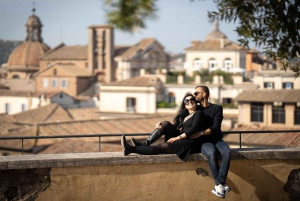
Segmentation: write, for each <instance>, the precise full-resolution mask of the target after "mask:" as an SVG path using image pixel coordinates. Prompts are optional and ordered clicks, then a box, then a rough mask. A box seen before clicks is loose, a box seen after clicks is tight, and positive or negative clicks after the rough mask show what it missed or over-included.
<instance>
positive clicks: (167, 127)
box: [131, 121, 179, 146]
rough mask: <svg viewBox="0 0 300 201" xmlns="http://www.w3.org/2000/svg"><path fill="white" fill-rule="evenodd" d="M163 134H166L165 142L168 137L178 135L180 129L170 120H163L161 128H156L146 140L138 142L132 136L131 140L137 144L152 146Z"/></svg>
mask: <svg viewBox="0 0 300 201" xmlns="http://www.w3.org/2000/svg"><path fill="white" fill-rule="evenodd" d="M162 135H165V142H167V141H168V139H170V138H172V137H175V136H178V135H179V131H178V130H177V129H176V128H175V127H174V126H173V125H172V124H171V123H170V122H168V121H163V122H162V124H161V128H159V129H155V130H154V131H153V132H152V133H151V134H150V135H149V137H148V138H147V139H146V140H145V141H144V142H138V141H136V140H135V139H134V138H131V142H132V144H134V145H135V146H150V145H151V144H152V143H154V142H155V141H156V140H158V139H159V138H160V137H161V136H162Z"/></svg>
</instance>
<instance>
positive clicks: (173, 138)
mask: <svg viewBox="0 0 300 201" xmlns="http://www.w3.org/2000/svg"><path fill="white" fill-rule="evenodd" d="M178 140H180V139H179V137H172V138H170V139H169V140H168V141H167V142H169V143H173V142H176V141H178Z"/></svg>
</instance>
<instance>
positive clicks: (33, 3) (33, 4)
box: [32, 1, 35, 15]
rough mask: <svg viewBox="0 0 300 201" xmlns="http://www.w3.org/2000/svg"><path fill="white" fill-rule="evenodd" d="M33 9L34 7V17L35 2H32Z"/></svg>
mask: <svg viewBox="0 0 300 201" xmlns="http://www.w3.org/2000/svg"><path fill="white" fill-rule="evenodd" d="M32 7H33V8H32V12H33V15H34V12H35V2H34V1H33V2H32Z"/></svg>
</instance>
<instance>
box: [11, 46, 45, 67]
mask: <svg viewBox="0 0 300 201" xmlns="http://www.w3.org/2000/svg"><path fill="white" fill-rule="evenodd" d="M48 50H50V47H49V46H48V45H46V44H45V43H43V42H38V41H24V42H23V43H21V44H20V45H18V46H17V47H16V48H15V49H14V50H13V52H12V53H11V54H10V56H9V58H8V62H7V64H8V66H23V67H30V66H31V67H38V66H39V59H40V58H41V57H42V56H44V54H45V52H47V51H48Z"/></svg>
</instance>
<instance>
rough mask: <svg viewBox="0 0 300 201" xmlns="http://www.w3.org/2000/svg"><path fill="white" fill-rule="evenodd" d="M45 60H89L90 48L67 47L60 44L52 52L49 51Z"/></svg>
mask: <svg viewBox="0 0 300 201" xmlns="http://www.w3.org/2000/svg"><path fill="white" fill-rule="evenodd" d="M42 59H43V60H53V59H56V60H65V59H67V60H69V59H80V60H87V59H88V46H87V45H85V46H79V45H77V46H66V45H65V44H63V43H62V44H60V45H58V46H57V47H55V48H53V49H52V50H50V51H48V52H47V53H46V54H45V55H44V56H43V58H42Z"/></svg>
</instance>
